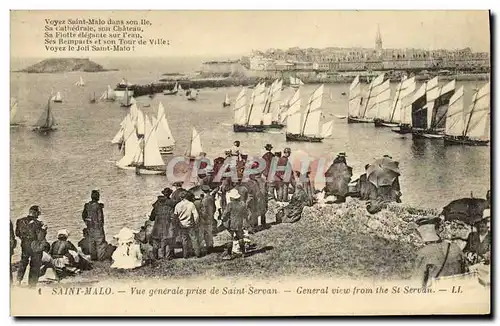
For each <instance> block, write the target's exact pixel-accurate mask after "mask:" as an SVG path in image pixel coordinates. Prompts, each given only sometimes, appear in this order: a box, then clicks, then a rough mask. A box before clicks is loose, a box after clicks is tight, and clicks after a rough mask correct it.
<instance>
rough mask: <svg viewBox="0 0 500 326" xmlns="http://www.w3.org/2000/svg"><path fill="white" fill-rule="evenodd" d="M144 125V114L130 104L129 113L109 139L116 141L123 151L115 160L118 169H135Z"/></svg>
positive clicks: (139, 154) (140, 156)
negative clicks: (117, 159) (113, 135)
mask: <svg viewBox="0 0 500 326" xmlns="http://www.w3.org/2000/svg"><path fill="white" fill-rule="evenodd" d="M144 126H145V122H144V114H143V113H142V111H141V110H139V109H137V106H136V105H132V106H131V107H130V113H129V114H128V115H127V116H126V117H125V119H123V121H122V123H121V128H120V130H119V131H118V133H117V134H116V135H115V137H114V138H113V140H112V141H111V142H112V143H118V146H119V148H120V149H121V151H122V153H123V157H122V158H121V159H120V160H119V161H118V162H116V166H117V167H119V168H120V169H124V170H135V166H136V165H137V164H139V163H141V159H142V155H141V154H142V153H141V147H140V145H141V143H140V139H141V138H144V133H145V132H144Z"/></svg>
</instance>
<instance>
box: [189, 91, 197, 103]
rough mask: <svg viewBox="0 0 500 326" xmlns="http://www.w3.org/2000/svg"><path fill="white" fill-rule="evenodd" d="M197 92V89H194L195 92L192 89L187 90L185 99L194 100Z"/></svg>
mask: <svg viewBox="0 0 500 326" xmlns="http://www.w3.org/2000/svg"><path fill="white" fill-rule="evenodd" d="M198 93H199V91H198V90H196V92H195V91H194V90H191V89H190V90H189V95H187V99H188V101H196V99H197V97H198Z"/></svg>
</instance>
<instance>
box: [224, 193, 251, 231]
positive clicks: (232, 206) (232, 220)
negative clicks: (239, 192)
mask: <svg viewBox="0 0 500 326" xmlns="http://www.w3.org/2000/svg"><path fill="white" fill-rule="evenodd" d="M247 220H248V209H247V207H246V205H245V203H244V202H243V201H242V200H241V198H240V199H239V200H232V201H231V202H229V204H227V206H226V209H225V210H224V213H223V214H222V222H223V224H224V226H225V227H226V228H227V229H228V230H231V231H239V232H241V231H243V226H244V224H246V222H247Z"/></svg>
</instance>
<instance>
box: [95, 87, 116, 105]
mask: <svg viewBox="0 0 500 326" xmlns="http://www.w3.org/2000/svg"><path fill="white" fill-rule="evenodd" d="M115 100H116V94H115V91H114V90H113V89H112V88H111V86H110V85H108V89H107V90H105V91H104V93H102V95H101V97H99V101H106V102H114V101H115Z"/></svg>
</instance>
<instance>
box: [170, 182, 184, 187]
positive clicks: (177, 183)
mask: <svg viewBox="0 0 500 326" xmlns="http://www.w3.org/2000/svg"><path fill="white" fill-rule="evenodd" d="M182 184H183V182H182V181H175V182H173V183H172V186H173V187H182Z"/></svg>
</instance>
